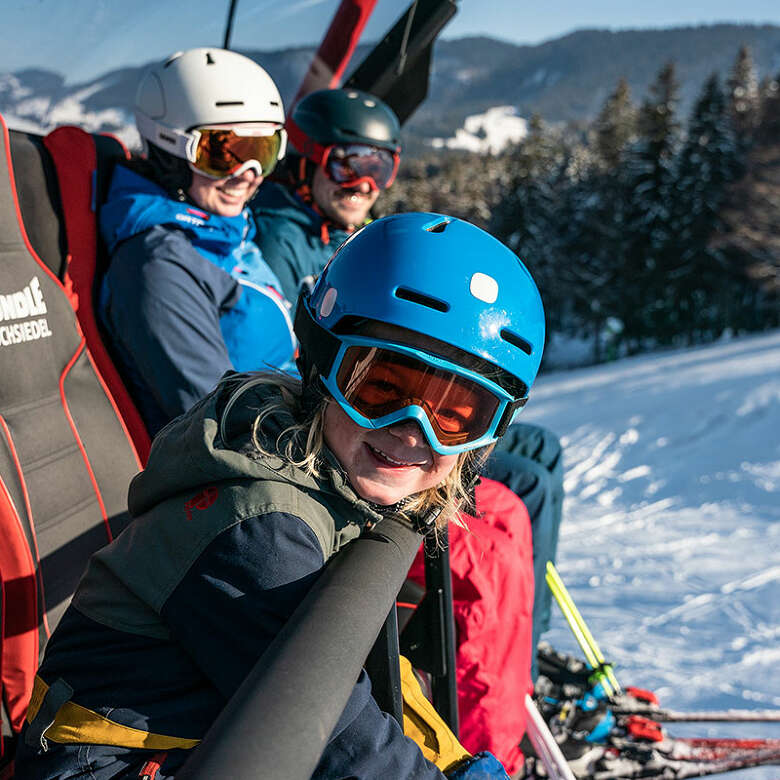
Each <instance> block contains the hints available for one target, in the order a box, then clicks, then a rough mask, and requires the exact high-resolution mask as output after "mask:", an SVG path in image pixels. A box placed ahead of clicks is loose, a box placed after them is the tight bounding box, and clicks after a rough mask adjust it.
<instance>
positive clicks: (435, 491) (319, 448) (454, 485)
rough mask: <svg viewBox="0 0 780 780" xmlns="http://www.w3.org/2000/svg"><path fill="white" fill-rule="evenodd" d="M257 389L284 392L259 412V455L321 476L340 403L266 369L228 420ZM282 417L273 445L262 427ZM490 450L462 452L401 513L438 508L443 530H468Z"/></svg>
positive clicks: (256, 431)
mask: <svg viewBox="0 0 780 780" xmlns="http://www.w3.org/2000/svg"><path fill="white" fill-rule="evenodd" d="M257 385H267V386H272V387H275V388H277V389H278V391H279V393H278V395H277V394H272V395H271V396H270V397H269V398H267V399H266V400H265V401H264V402H263V404H262V405H261V406H260V407H259V408H258V409H257V414H256V416H255V418H254V421H253V423H252V442H253V444H254V446H255V448H256V449H257V451H258V453H260V454H261V455H265V456H268V457H278V458H282V459H283V460H285V461H287V462H288V463H290V464H292V465H294V466H296V467H298V468H300V469H302V470H303V471H304V472H306V473H307V474H310V475H311V476H313V477H319V476H321V475H322V472H323V470H324V468H326V463H325V459H324V455H323V451H324V448H325V437H324V417H325V409H326V408H327V406H328V404H330V403H336V401H334V400H333V399H332V398H330V397H329V396H327V395H325V394H324V393H323V394H321V395H320V397H319V398H317V397H315V398H313V399H312V398H306V397H305V396H304V392H303V387H302V384H301V380H300V379H296V378H294V377H292V376H290V375H289V374H285V373H282V372H278V371H264V372H259V373H256V374H254V375H253V377H252V379H250V380H248V381H247V382H245V383H244V384H242V385H241V386H240V387H239V388H238V389H237V390H236V392H235V393H234V395H233V397H232V398H231V400H230V402H229V405H228V406H227V407H226V408H225V412H224V415H223V417H226V416H227V413H228V411H229V407H230V406H232V405H233V403H234V402H235V400H236V399H237V397H238V396H239V395H241V394H242V393H243V392H244V390H247V389H249V387H254V386H257ZM279 416H288V417H290V418H291V420H292V422H291V423H290V424H289V425H286V426H285V427H284V428H283V429H282V430H281V432H280V433H279V434H278V435H277V436H276V438H275V439H274V440H273V441H271V440H270V439H269V438H268V435H267V433H266V431H265V430H264V429H263V423H264V421H265V420H266V419H268V418H269V417H277V418H278V417H279ZM491 450H492V446H491V447H483V448H481V449H478V450H471V451H470V452H465V453H462V454H460V455H459V456H458V459H457V461H456V463H455V466H454V467H453V468H452V470H451V471H450V473H449V474H448V475H447V477H446V478H445V479H444V481H443V482H442V483H441V484H439V485H437V486H435V487H432V488H428V489H427V490H423V491H422V492H420V493H416V494H414V495H412V496H409V497H408V498H407V499H405V500H404V501H403V502H402V504H403V506H402V507H401V508H399V509H398V512H399V514H401V515H402V516H403V517H405V518H406V519H411V518H414V517H421V516H425V515H427V514H428V513H429V512H432V511H434V510H436V511H437V512H438V517H437V518H436V525H437V526H438V527H444V526H445V525H446V523H447V522H449V521H452V522H454V523H456V524H457V525H460V526H462V527H466V525H465V523H464V522H463V520H462V519H461V518H459V517H458V513H459V512H461V511H463V512H467V513H469V512H473V511H474V509H475V507H474V505H473V500H472V490H471V486H472V485H471V483H472V475H476V474H478V473H479V470H480V467H481V466H482V465H483V464H484V462H485V460H486V458H487V456H488V455H489V453H490V451H491Z"/></svg>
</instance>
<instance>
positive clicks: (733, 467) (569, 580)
mask: <svg viewBox="0 0 780 780" xmlns="http://www.w3.org/2000/svg"><path fill="white" fill-rule="evenodd" d="M523 419H524V420H525V421H526V422H534V423H538V424H542V425H545V426H547V427H548V428H550V429H552V430H554V431H555V432H556V433H557V434H558V435H559V436H560V437H561V439H562V441H563V443H564V445H565V457H566V463H565V469H566V476H565V487H566V501H565V505H564V521H563V525H562V527H561V535H560V542H559V549H558V564H559V570H560V572H561V575H562V577H563V579H564V582H565V583H566V584H567V586H568V588H569V590H570V592H571V593H572V596H573V598H574V600H575V602H576V604H577V606H578V607H579V608H580V611H581V612H582V613H583V616H584V617H585V620H586V621H587V622H588V625H589V627H590V628H591V631H592V632H593V634H594V636H595V637H596V639H597V641H598V643H599V645H600V646H601V649H602V651H603V653H604V654H605V656H606V657H607V659H608V660H610V661H612V662H614V663H615V665H616V670H617V675H618V679H619V680H620V681H621V683H622V684H623V685H624V686H625V685H636V686H639V687H642V688H649V689H651V690H653V691H655V692H656V694H657V695H658V696H659V698H660V700H661V704H662V705H663V706H666V707H669V708H672V709H688V710H693V709H696V710H700V709H725V708H734V707H736V708H753V709H767V708H780V641H778V640H779V639H780V500H779V499H780V331H773V332H771V333H770V334H767V335H760V336H752V337H744V338H740V339H735V340H728V341H722V342H720V343H717V344H715V345H712V346H707V347H700V348H694V349H688V350H680V351H669V352H661V353H656V354H653V355H651V356H640V357H636V358H630V359H624V360H621V361H618V362H615V363H611V364H606V365H602V366H597V367H593V368H587V369H576V370H572V371H565V372H564V371H561V372H556V373H549V374H544V375H542V376H541V377H540V379H539V380H538V382H537V385H536V386H535V387H534V390H533V392H532V394H531V400H530V402H529V404H528V407H527V409H526V410H525V411H524V412H523ZM545 639H548V640H549V641H550V642H551V643H552V644H553V645H554V646H555V647H557V648H560V649H566V650H569V651H572V652H575V651H577V646H576V644H575V643H574V640H573V638H572V636H571V634H570V632H569V630H568V628H567V626H566V623H565V622H564V620H563V618H562V617H561V615H560V612H559V611H558V610H557V609H555V610H554V613H553V626H552V628H551V630H550V631H549V632H548V633H547V634H546V635H545ZM577 654H578V655H580V656H581V653H579V652H577ZM669 731H670V733H671V734H673V735H678V736H692V735H701V736H736V737H747V736H763V737H780V724H745V725H740V726H733V725H728V724H711V725H707V724H697V725H691V724H685V725H684V726H683V725H674V724H670V725H669ZM778 774H780V773H779V772H778V770H777V768H771V767H765V768H757V769H752V770H745V771H743V772H740V773H730V774H729V775H722V777H744V778H746V779H747V778H748V777H749V778H751V780H758V778H762V779H765V780H770V779H773V780H774V779H775V778H777V777H778Z"/></svg>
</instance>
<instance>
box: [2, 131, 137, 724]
mask: <svg viewBox="0 0 780 780" xmlns="http://www.w3.org/2000/svg"><path fill="white" fill-rule="evenodd" d="M14 136H15V138H14V141H17V140H18V142H19V148H18V149H17V150H15V151H16V152H18V154H14V155H13V162H12V153H11V138H10V136H9V133H8V130H7V128H6V126H5V123H4V122H3V120H2V117H0V539H1V540H2V543H1V544H0V574H1V575H2V592H1V593H0V598H1V600H0V604H2V633H1V634H0V636H1V637H2V646H1V647H0V684H1V685H2V715H3V723H4V726H5V728H6V729H8V730H9V731H10V732H11V733H12V734H13V733H15V732H18V730H19V729H20V727H21V724H22V721H23V719H24V715H25V711H26V707H27V702H28V700H29V696H30V692H31V689H32V681H33V677H34V674H35V670H36V668H37V666H38V661H39V657H40V654H41V653H42V651H43V648H44V646H45V643H46V641H47V639H48V636H49V635H50V632H51V630H52V629H53V628H54V626H55V625H56V623H57V622H58V621H59V619H60V617H61V616H62V613H63V612H64V610H65V608H66V606H67V604H68V603H69V600H70V597H71V595H72V593H73V591H74V590H75V587H76V585H77V583H78V580H79V578H80V576H81V574H82V572H83V570H84V567H85V565H86V562H87V560H88V558H89V556H90V555H91V554H92V553H93V552H94V551H95V550H97V549H99V548H100V547H102V546H103V545H105V544H106V543H107V542H108V541H110V540H111V539H112V538H113V537H115V536H116V535H117V534H118V533H119V531H121V530H122V528H123V527H124V526H125V525H126V523H127V521H128V515H127V486H128V483H129V481H130V478H131V477H132V476H133V475H134V474H135V473H136V472H137V471H138V470H139V468H140V467H141V461H140V459H139V457H138V454H137V452H136V449H135V447H134V446H133V442H132V440H131V438H130V436H129V435H128V432H127V427H126V426H125V425H124V423H123V421H122V419H121V417H120V415H119V413H118V411H117V405H116V402H115V400H114V399H113V398H112V395H111V393H110V392H109V390H108V388H107V387H106V384H105V382H104V380H103V378H102V376H101V374H100V371H99V370H98V369H97V367H96V365H95V361H94V360H93V357H92V354H91V352H90V350H89V349H88V348H87V344H86V340H85V337H84V334H83V333H82V330H81V328H80V326H79V323H78V320H77V318H76V314H75V311H74V308H73V306H72V304H71V299H72V298H73V290H72V284H71V283H70V282H69V279H68V271H67V268H63V261H62V259H61V253H62V247H63V246H64V245H65V240H64V238H63V236H65V228H64V225H63V222H62V214H61V213H58V209H59V208H61V199H60V195H59V189H58V186H57V182H56V178H54V179H53V177H52V175H51V173H52V170H53V168H51V167H49V166H47V164H40V163H39V164H37V165H24V166H21V165H20V160H21V159H22V157H23V155H24V154H25V153H30V154H31V153H32V151H36V150H40V148H41V147H40V145H38V144H37V142H35V141H33V140H31V138H30V137H29V136H26V135H24V134H16V133H15V134H14ZM15 145H16V144H15ZM31 147H33V148H31ZM20 150H21V151H20ZM36 153H37V151H36ZM30 159H33V158H32V157H31V158H30ZM41 159H44V158H43V157H41ZM15 174H18V176H19V177H20V181H21V182H23V184H22V186H21V187H20V189H21V190H22V192H23V193H24V194H23V197H22V198H21V200H22V201H23V202H25V204H26V206H28V207H29V209H28V211H27V213H26V214H25V219H26V220H27V222H28V223H29V224H30V225H31V226H32V228H33V229H32V230H31V232H32V233H33V234H34V235H36V247H37V248H40V249H41V251H46V252H48V262H44V261H43V259H42V258H41V257H40V255H39V254H38V252H37V251H36V248H34V247H33V244H32V243H31V241H30V238H29V237H28V232H27V230H26V227H25V224H24V222H23V220H22V215H21V213H20V198H19V197H18V195H17V179H16V176H15ZM30 209H31V210H30ZM58 255H59V256H60V259H59V260H58V259H57V257H58ZM54 269H57V270H54ZM60 275H62V276H64V279H65V282H64V283H63V280H62V279H61V278H60ZM69 287H70V289H69ZM90 300H91V298H90Z"/></svg>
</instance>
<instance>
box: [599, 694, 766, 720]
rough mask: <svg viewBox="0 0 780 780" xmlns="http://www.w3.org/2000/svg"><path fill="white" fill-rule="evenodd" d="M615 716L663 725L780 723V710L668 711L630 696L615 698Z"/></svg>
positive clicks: (613, 708)
mask: <svg viewBox="0 0 780 780" xmlns="http://www.w3.org/2000/svg"><path fill="white" fill-rule="evenodd" d="M610 709H611V710H612V712H614V713H615V715H644V716H645V717H647V718H652V719H653V720H656V721H659V722H661V723H780V710H739V709H729V710H693V711H691V712H681V711H679V710H668V709H665V708H664V707H660V706H659V705H658V704H654V703H652V702H648V701H643V700H641V699H637V698H635V697H633V696H630V695H623V694H621V695H618V696H613V697H612V699H611V700H610Z"/></svg>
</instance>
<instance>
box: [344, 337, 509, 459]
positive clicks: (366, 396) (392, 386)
mask: <svg viewBox="0 0 780 780" xmlns="http://www.w3.org/2000/svg"><path fill="white" fill-rule="evenodd" d="M336 383H337V385H338V387H339V389H340V390H341V392H342V393H343V394H344V397H345V398H346V400H347V402H348V403H349V404H350V405H351V406H352V407H353V408H355V409H356V410H357V411H358V412H360V413H361V414H362V415H363V416H364V417H367V418H368V419H369V420H376V419H379V418H380V417H384V416H385V415H388V414H391V413H393V412H396V411H398V410H399V409H403V408H404V407H407V406H413V405H414V406H419V407H420V408H422V409H423V410H424V411H425V413H426V415H427V416H428V419H429V420H430V422H431V426H432V427H433V429H434V431H435V433H436V438H437V439H438V440H439V441H440V442H441V443H442V444H444V445H454V444H463V443H465V442H469V441H474V440H475V439H477V438H479V437H480V436H482V435H483V434H484V433H485V432H486V431H487V429H488V427H489V425H490V423H491V421H492V420H493V415H494V413H495V411H496V408H497V406H498V403H499V402H498V399H497V398H496V397H495V396H494V395H493V394H492V393H491V392H490V391H489V390H487V389H486V388H484V387H482V386H481V385H478V384H477V383H476V382H472V381H471V380H469V379H467V378H465V377H462V376H459V375H458V374H455V373H453V372H451V371H445V370H442V369H438V368H435V367H433V366H429V365H428V364H426V363H423V362H422V361H420V360H417V359H416V358H414V357H411V356H407V355H402V354H400V353H397V352H392V351H390V350H386V349H381V348H377V347H350V348H349V349H347V351H346V353H345V355H344V359H343V360H342V362H341V366H340V367H339V371H338V375H337V377H336Z"/></svg>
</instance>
